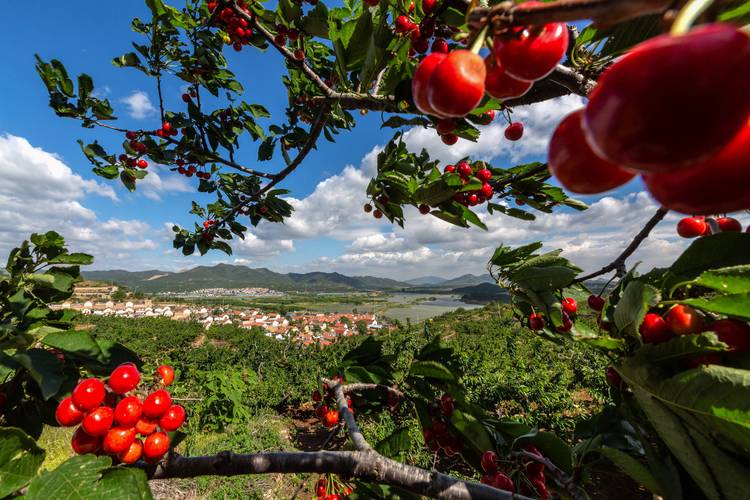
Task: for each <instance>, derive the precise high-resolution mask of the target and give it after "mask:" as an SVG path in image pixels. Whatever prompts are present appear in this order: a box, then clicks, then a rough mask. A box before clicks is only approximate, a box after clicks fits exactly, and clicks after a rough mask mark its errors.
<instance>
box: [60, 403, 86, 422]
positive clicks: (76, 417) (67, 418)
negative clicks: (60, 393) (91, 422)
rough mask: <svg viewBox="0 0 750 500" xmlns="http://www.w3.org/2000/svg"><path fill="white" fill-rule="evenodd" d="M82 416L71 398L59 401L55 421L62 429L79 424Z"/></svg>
mask: <svg viewBox="0 0 750 500" xmlns="http://www.w3.org/2000/svg"><path fill="white" fill-rule="evenodd" d="M84 415H85V414H84V413H83V412H82V411H81V410H79V409H78V408H76V405H75V404H74V403H73V398H72V397H70V396H68V397H67V398H65V399H63V400H62V401H60V404H59V405H57V409H56V410H55V420H57V423H58V424H60V425H62V426H63V427H73V426H74V425H78V424H80V423H81V421H82V420H83V417H84Z"/></svg>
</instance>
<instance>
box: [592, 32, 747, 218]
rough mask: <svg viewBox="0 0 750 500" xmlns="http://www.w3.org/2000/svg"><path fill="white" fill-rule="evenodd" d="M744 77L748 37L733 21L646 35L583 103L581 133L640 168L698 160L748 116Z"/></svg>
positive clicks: (602, 151) (613, 157) (607, 154)
mask: <svg viewBox="0 0 750 500" xmlns="http://www.w3.org/2000/svg"><path fill="white" fill-rule="evenodd" d="M748 81H750V37H748V36H747V35H746V34H745V33H743V32H742V31H741V30H738V29H737V28H736V27H734V26H731V25H728V24H721V23H716V24H709V25H703V26H700V27H698V28H695V29H694V30H692V31H691V32H689V33H687V34H685V35H681V36H671V35H662V36H658V37H655V38H652V39H650V40H647V41H645V42H643V43H641V44H640V45H638V46H636V47H635V48H634V49H633V50H632V51H630V52H629V53H628V54H627V55H626V56H625V57H623V58H622V59H620V60H619V61H618V62H616V63H615V64H613V65H612V66H610V67H609V68H608V69H607V70H606V71H605V72H604V73H603V74H602V76H601V77H600V78H599V80H598V83H597V86H596V88H595V89H594V91H593V92H592V93H591V95H590V100H589V104H588V106H587V107H586V113H585V119H584V131H585V132H586V138H587V139H588V141H589V144H590V145H591V146H592V148H593V149H594V151H596V152H597V154H599V155H600V156H602V157H603V158H606V159H607V160H609V161H611V162H613V163H616V164H619V165H621V166H623V167H629V168H633V169H636V170H639V171H642V172H659V171H667V170H673V169H677V168H680V167H684V166H687V165H690V164H696V163H697V162H699V161H703V160H706V159H707V158H709V157H711V156H712V155H714V154H716V153H717V152H719V151H720V150H721V149H722V148H723V147H724V146H726V145H727V143H728V142H729V141H730V140H732V138H733V137H734V136H735V135H736V134H737V133H738V132H739V130H740V129H741V128H742V127H743V126H744V125H745V123H746V122H747V118H748V115H749V114H750V93H748V92H747V86H748ZM690 103H694V105H691V104H690ZM695 106H698V107H699V116H700V119H697V120H696V119H695V118H696V115H695V112H696V107H695ZM694 213H698V212H694Z"/></svg>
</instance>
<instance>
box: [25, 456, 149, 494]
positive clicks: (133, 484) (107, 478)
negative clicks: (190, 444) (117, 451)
mask: <svg viewBox="0 0 750 500" xmlns="http://www.w3.org/2000/svg"><path fill="white" fill-rule="evenodd" d="M111 465H112V460H111V459H110V458H109V457H106V456H103V457H95V456H94V455H81V456H77V457H73V458H71V459H69V460H67V461H65V462H63V464H62V465H60V466H59V467H58V468H57V469H54V470H52V471H47V472H44V473H43V474H42V475H41V476H39V477H37V478H36V479H35V480H33V481H32V482H31V485H29V489H28V493H27V494H26V498H28V499H29V500H48V499H50V498H76V499H82V500H83V499H86V500H88V499H91V500H94V499H97V500H98V499H105V498H106V499H107V500H128V499H144V500H145V499H151V498H152V495H151V490H150V489H149V487H148V483H147V482H146V474H145V473H144V472H143V471H141V470H137V469H120V468H117V469H113V468H110V466H111Z"/></svg>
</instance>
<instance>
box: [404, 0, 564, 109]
mask: <svg viewBox="0 0 750 500" xmlns="http://www.w3.org/2000/svg"><path fill="white" fill-rule="evenodd" d="M537 4H541V2H525V5H537ZM479 42H480V44H475V45H476V46H475V47H473V49H472V50H465V49H458V50H453V51H451V52H449V53H445V52H436V51H433V52H432V53H430V55H428V56H427V57H425V58H424V59H423V60H422V62H421V63H420V65H419V67H418V68H417V70H416V72H415V74H414V79H413V80H412V97H413V99H414V103H415V104H416V106H417V108H419V110H420V111H422V112H423V113H426V114H429V115H433V116H436V117H438V118H448V117H462V116H466V115H467V114H469V113H470V112H471V111H472V110H473V109H474V108H476V107H477V105H478V104H479V103H480V102H481V100H482V98H483V97H484V95H485V92H486V93H487V94H489V95H490V96H492V97H495V98H497V99H503V100H506V99H513V98H517V97H521V96H523V95H524V94H526V92H528V91H529V89H531V87H532V86H533V84H534V82H535V81H536V80H539V79H541V78H544V77H545V76H547V75H548V74H550V73H551V72H552V71H553V70H554V69H555V67H556V66H557V64H558V63H559V62H560V60H561V59H562V58H563V56H564V55H565V51H566V50H567V47H568V28H567V25H566V24H565V23H549V24H545V25H543V26H536V27H529V26H523V27H518V28H511V29H509V30H506V31H504V32H502V33H498V34H496V35H495V37H494V39H493V43H492V53H491V54H490V55H489V56H487V58H486V59H482V57H481V56H479V55H478V54H476V53H475V52H478V51H479V48H480V46H481V42H482V41H481V40H480V41H479Z"/></svg>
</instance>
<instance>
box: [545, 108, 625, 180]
mask: <svg viewBox="0 0 750 500" xmlns="http://www.w3.org/2000/svg"><path fill="white" fill-rule="evenodd" d="M582 118H583V110H580V111H576V112H574V113H571V114H570V115H568V116H567V117H566V118H565V119H564V120H563V121H562V122H560V125H558V126H557V129H555V133H554V134H553V135H552V139H551V140H550V145H549V160H548V163H549V169H550V172H551V173H552V175H554V176H555V178H556V179H557V180H558V181H559V182H560V184H562V185H563V187H564V188H565V189H567V190H568V191H572V192H574V193H578V194H598V193H603V192H604V191H609V190H610V189H614V188H616V187H619V186H622V185H623V184H625V183H626V182H628V181H629V180H631V179H632V178H633V177H635V174H633V173H631V172H627V171H625V170H623V169H621V168H620V167H618V166H617V165H614V164H612V163H609V162H608V161H606V160H603V159H601V158H600V157H598V156H597V155H596V154H595V153H594V152H593V151H592V150H591V147H590V146H589V145H588V143H587V142H586V139H585V138H584V136H583V130H582V129H581V120H582Z"/></svg>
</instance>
